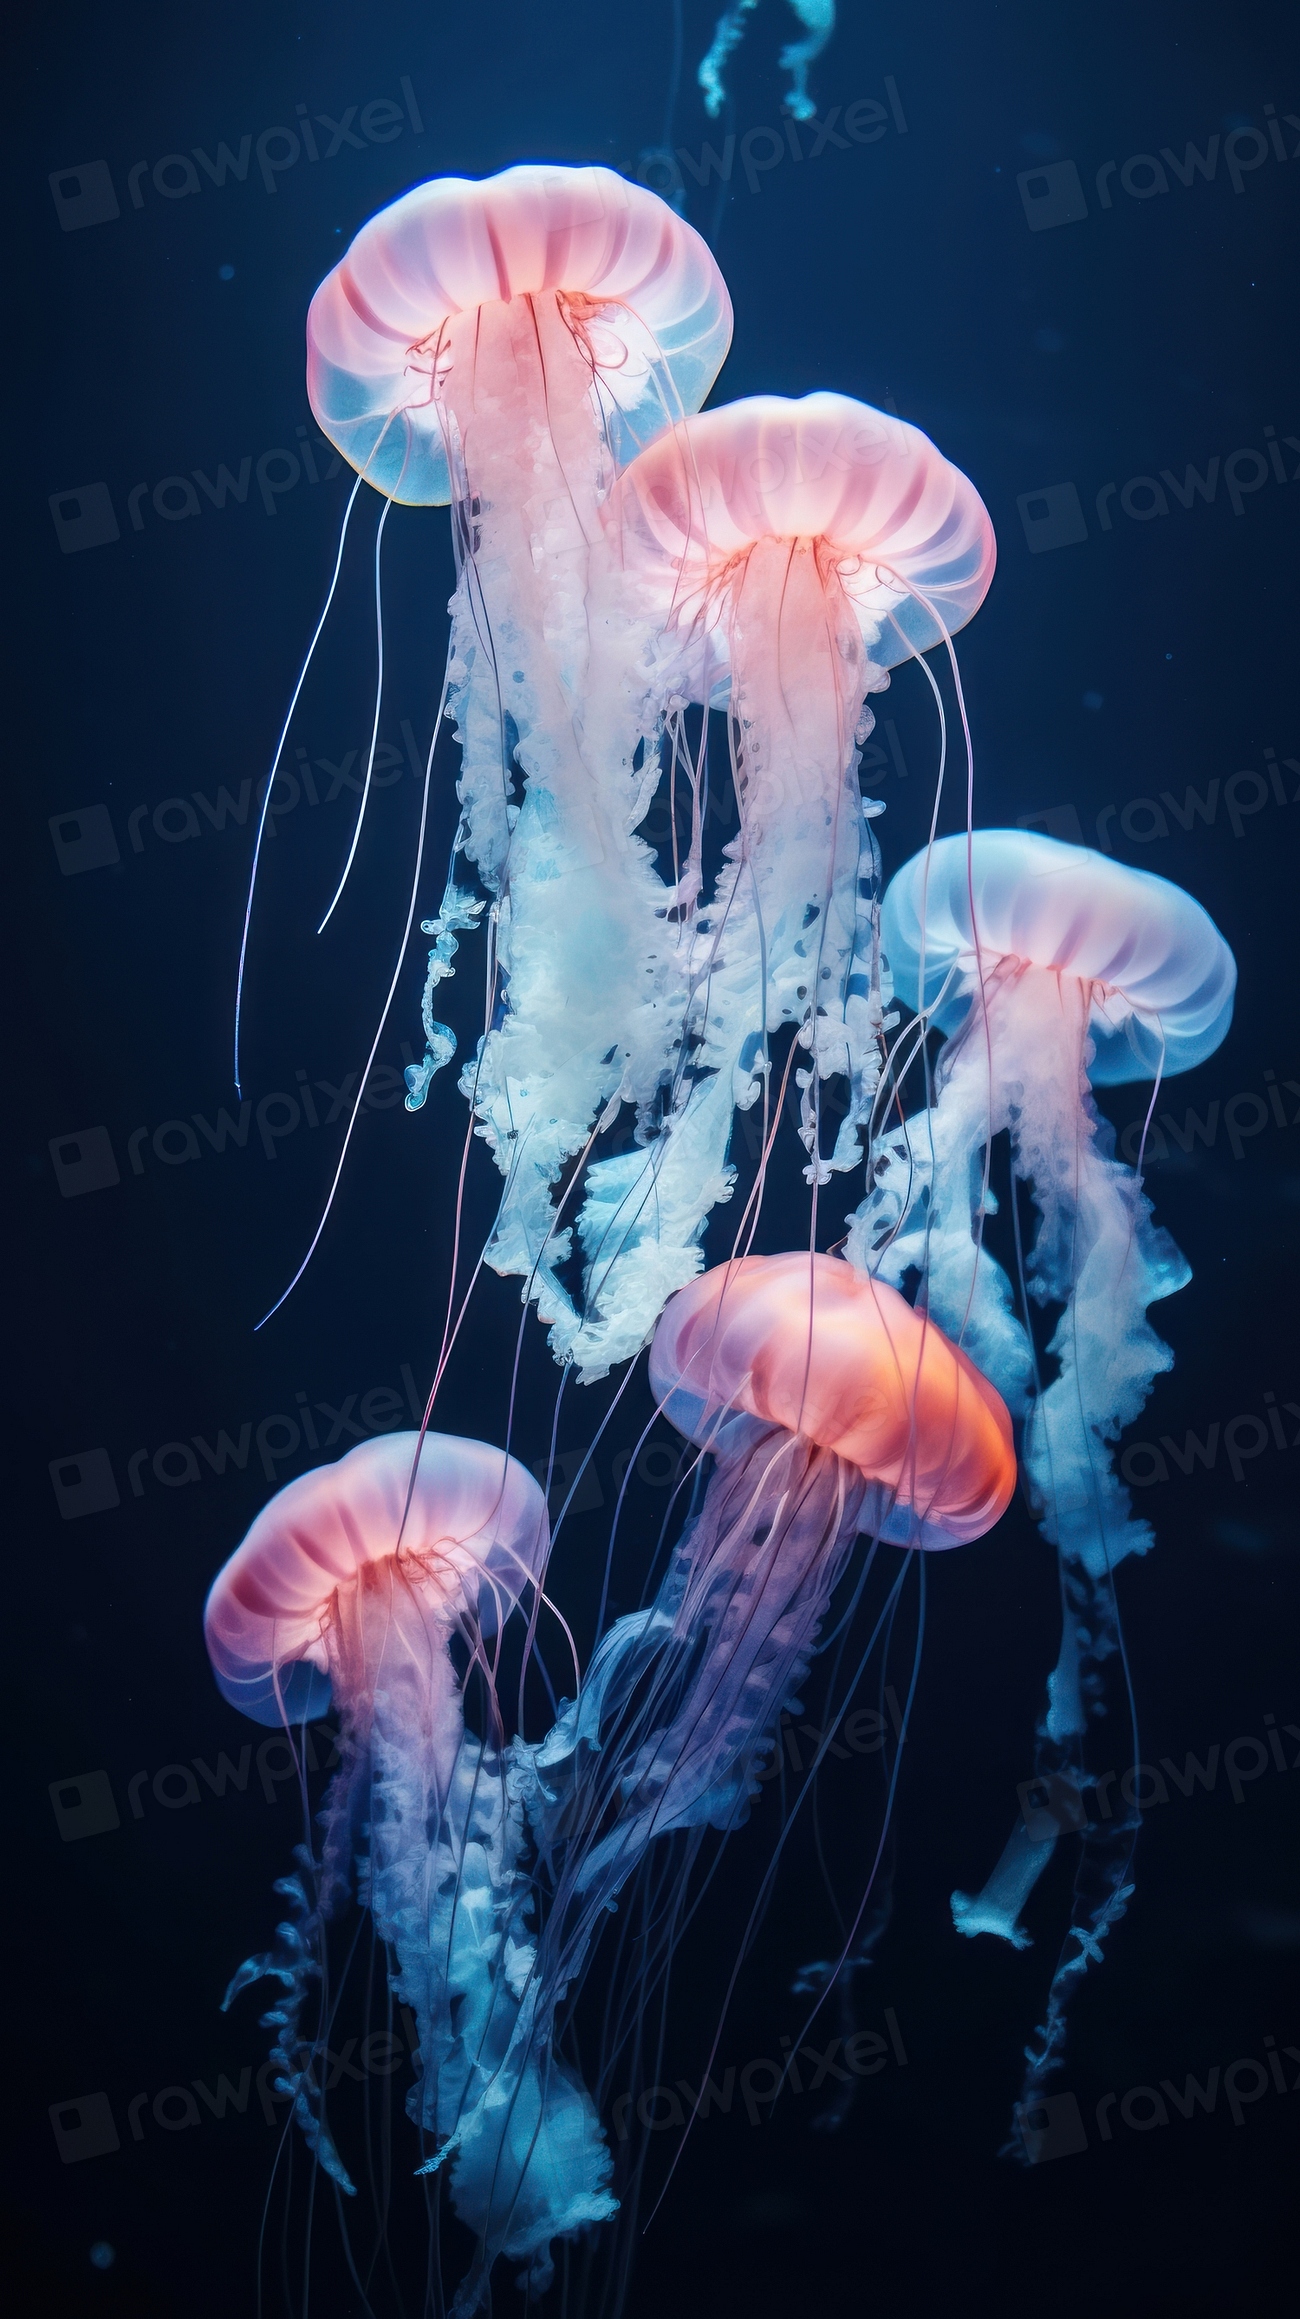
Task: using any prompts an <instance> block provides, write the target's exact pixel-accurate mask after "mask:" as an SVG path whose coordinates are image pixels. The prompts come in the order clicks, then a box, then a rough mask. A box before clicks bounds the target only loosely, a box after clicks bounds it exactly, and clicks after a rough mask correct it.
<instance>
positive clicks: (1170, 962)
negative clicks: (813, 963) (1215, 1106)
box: [882, 829, 1237, 1087]
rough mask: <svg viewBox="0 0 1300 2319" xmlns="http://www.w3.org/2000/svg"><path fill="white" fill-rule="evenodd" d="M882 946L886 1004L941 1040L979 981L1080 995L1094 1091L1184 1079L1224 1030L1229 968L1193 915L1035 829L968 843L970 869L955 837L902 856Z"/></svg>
mask: <svg viewBox="0 0 1300 2319" xmlns="http://www.w3.org/2000/svg"><path fill="white" fill-rule="evenodd" d="M972 903H973V905H974V914H973V916H972ZM882 941H883V942H884V946H885V950H886V954H887V956H888V958H889V961H890V966H891V969H892V971H893V976H894V987H895V990H896V992H897V993H898V995H899V996H900V997H902V998H905V999H906V1000H907V1003H908V1004H909V1005H910V1006H914V1007H916V1008H918V1010H919V1009H925V1010H927V1011H928V1013H929V1016H930V1020H931V1022H932V1023H933V1025H934V1027H935V1028H936V1029H937V1030H942V1031H945V1032H952V1031H955V1030H956V1029H957V1028H958V1027H959V1025H960V1024H961V1022H962V1021H963V1020H964V1018H965V1017H966V1015H967V1014H968V1013H969V1011H970V1008H971V1006H972V1003H973V1001H974V999H975V995H976V989H977V984H978V980H979V975H980V971H981V968H982V970H983V972H984V974H985V976H986V977H987V976H998V975H1000V974H1001V975H1003V977H1004V978H1005V975H1006V973H1007V972H1008V971H1009V972H1010V974H1011V976H1012V978H1013V979H1016V980H1024V979H1025V977H1026V974H1027V973H1033V974H1036V975H1040V976H1041V975H1047V976H1050V977H1051V978H1053V980H1054V981H1055V982H1056V984H1057V989H1058V993H1059V994H1060V1003H1061V1004H1064V1003H1065V999H1064V995H1063V986H1064V985H1065V984H1066V983H1077V984H1079V985H1080V986H1081V993H1082V994H1083V995H1086V999H1087V1015H1086V1026H1087V1035H1088V1036H1089V1038H1090V1039H1091V1042H1092V1049H1093V1052H1092V1054H1091V1056H1090V1057H1089V1058H1088V1060H1087V1066H1086V1067H1087V1074H1088V1078H1089V1080H1090V1081H1091V1082H1092V1084H1093V1085H1094V1086H1099V1087H1100V1086H1117V1085H1119V1084H1121V1083H1122V1082H1123V1081H1126V1080H1135V1079H1156V1078H1160V1079H1167V1078H1170V1077H1172V1076H1173V1074H1174V1073H1175V1072H1179V1071H1191V1070H1194V1069H1195V1067H1196V1065H1197V1064H1198V1063H1203V1062H1204V1061H1205V1059H1206V1057H1207V1056H1209V1055H1212V1054H1213V1053H1214V1050H1215V1048H1216V1047H1218V1046H1219V1045H1220V1044H1221V1042H1222V1041H1223V1039H1224V1038H1225V1037H1226V1035H1227V1032H1228V1028H1229V1025H1230V1024H1231V1021H1232V1006H1233V995H1234V992H1235V990H1236V984H1237V968H1236V962H1235V960H1234V958H1233V955H1232V952H1231V951H1230V950H1229V948H1228V945H1227V943H1226V942H1225V941H1224V939H1223V936H1222V935H1221V934H1220V933H1219V931H1218V928H1217V927H1216V926H1215V924H1214V921H1213V919H1212V918H1211V917H1210V916H1209V913H1208V912H1207V911H1206V910H1203V909H1202V907H1201V905H1200V903H1199V902H1197V901H1195V900H1194V899H1193V897H1192V896H1191V895H1190V894H1187V893H1184V892H1183V889H1182V888H1181V886H1175V885H1172V884H1171V883H1170V882H1169V880H1168V879H1167V878H1160V877H1156V876H1154V875H1153V874H1152V873H1151V872H1150V871H1149V870H1139V869H1133V868H1131V867H1130V866H1129V865H1128V864H1127V863H1124V862H1117V861H1115V860H1114V859H1113V858H1112V857H1111V856H1110V855H1108V854H1100V853H1096V852H1094V851H1092V850H1091V849H1090V848H1089V847H1087V846H1075V845H1064V844H1062V843H1061V842H1060V840H1059V839H1057V838H1050V837H1044V836H1041V835H1039V833H1038V832H1036V831H1034V830H1027V829H1002V830H980V831H978V832H977V833H976V836H975V838H974V841H973V845H972V848H971V851H970V857H969V862H968V858H967V845H966V840H965V838H962V837H949V838H942V839H941V840H940V841H939V843H938V844H937V845H935V846H932V847H931V848H930V849H929V852H928V853H925V854H917V855H915V856H914V858H913V859H912V860H911V861H910V862H908V863H906V864H905V866H904V867H903V868H902V869H901V870H899V871H898V872H897V873H896V875H895V876H894V877H893V878H891V880H890V883H889V886H888V889H887V892H886V895H885V903H884V915H883V922H882ZM1040 987H1041V986H1040ZM1078 1004H1079V1007H1080V1009H1081V1008H1082V1004H1083V996H1081V997H1080V1000H1079V1002H1078Z"/></svg>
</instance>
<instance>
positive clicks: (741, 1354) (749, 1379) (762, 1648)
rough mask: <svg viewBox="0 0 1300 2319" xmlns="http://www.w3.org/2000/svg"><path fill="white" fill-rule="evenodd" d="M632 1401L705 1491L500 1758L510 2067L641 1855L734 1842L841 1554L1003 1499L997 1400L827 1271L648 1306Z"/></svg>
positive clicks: (944, 1544)
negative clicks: (653, 1311) (533, 1886)
mask: <svg viewBox="0 0 1300 2319" xmlns="http://www.w3.org/2000/svg"><path fill="white" fill-rule="evenodd" d="M650 1379H651V1385H652V1389H653V1391H654V1393H655V1395H656V1398H657V1399H658V1400H659V1401H660V1402H661V1404H662V1406H663V1408H664V1410H665V1412H666V1414H667V1415H668V1417H669V1418H670V1419H671V1421H672V1422H673V1424H675V1425H676V1426H677V1427H678V1428H679V1429H680V1430H681V1431H682V1432H683V1433H684V1434H685V1435H686V1437H687V1439H688V1440H690V1441H692V1442H695V1443H696V1444H698V1446H699V1448H700V1450H701V1452H703V1453H706V1454H707V1456H708V1458H709V1460H710V1461H711V1471H710V1477H709V1480H708V1483H707V1487H706V1488H705V1490H704V1492H703V1498H702V1502H701V1504H700V1507H699V1511H698V1514H697V1515H696V1516H695V1517H694V1518H693V1519H692V1520H690V1521H689V1522H688V1524H687V1527H686V1529H685V1531H684V1532H683V1535H682V1537H681V1539H680V1541H679V1543H678V1544H677V1546H676V1548H675V1550H674V1551H673V1554H672V1556H671V1560H670V1563H669V1567H668V1569H667V1572H666V1574H665V1576H664V1579H663V1582H662V1584H661V1586H660V1588H659V1590H658V1593H657V1594H656V1596H655V1598H654V1600H653V1602H652V1603H651V1604H650V1606H649V1607H648V1608H646V1609H644V1610H642V1611H638V1612H634V1613H631V1614H629V1615H627V1616H625V1617H623V1618H620V1619H618V1620H617V1621H616V1622H615V1623H614V1625H613V1626H612V1627H611V1628H610V1630H609V1631H608V1633H607V1634H606V1635H605V1636H604V1637H603V1639H602V1640H601V1642H600V1643H599V1644H598V1646H597V1648H596V1651H595V1653H594V1655H593V1657H592V1660H591V1663H590V1666H589V1667H588V1669H587V1672H586V1675H585V1676H584V1679H583V1681H582V1684H581V1686H580V1688H579V1690H578V1694H577V1697H576V1698H575V1699H574V1700H572V1701H571V1702H569V1703H567V1704H565V1705H564V1706H563V1707H562V1709H561V1712H560V1714H559V1716H558V1718H557V1721H556V1723H555V1726H554V1728H553V1729H552V1731H551V1732H550V1733H549V1734H548V1736H547V1737H546V1738H545V1739H544V1740H543V1741H541V1742H540V1744H538V1745H535V1746H531V1747H529V1746H526V1745H524V1744H523V1743H522V1742H519V1741H517V1742H516V1744H515V1749H514V1757H515V1765H516V1775H517V1780H518V1785H519V1788H520V1792H521V1793H522V1794H523V1795H524V1796H525V1798H526V1800H527V1803H528V1810H529V1816H530V1819H531V1820H532V1823H533V1828H534V1832H535V1837H536V1842H537V1847H538V1877H539V1881H540V1882H541V1883H542V1885H543V1887H544V1888H546V1887H549V1893H550V1898H549V1902H548V1904H547V1909H546V1921H545V1925H544V1927H543V1930H542V1934H541V1938H540V1941H539V1944H538V1948H537V1952H536V1957H535V1960H534V1963H533V1966H532V1970H531V1976H530V1985H529V1988H528V1990H527V1991H526V1993H525V1996H524V1999H523V2002H522V2003H521V2007H520V2011H519V2016H518V2021H517V2025H516V2030H515V2035H516V2037H517V2039H518V2040H519V2041H520V2043H521V2044H522V2045H523V2046H524V2047H525V2049H526V2050H528V2051H529V2053H530V2058H531V2057H533V2056H535V2054H536V2052H537V2050H538V2049H539V2048H541V2049H543V2050H549V2044H550V2039H551V2036H552V2033H553V2022H554V2016H555V2010H556V2007H557V2005H558V2004H559V2002H560V1999H561V1998H562V1997H563V1996H564V1995H565V1993H566V1992H567V1993H568V1996H569V1999H570V2002H572V1998H573V1992H574V1989H575V1987H576V1986H577V1985H579V1984H580V1982H581V1979H582V1976H583V1973H584V1970H585V1968H586V1965H587V1961H588V1957H589V1952H590V1950H591V1947H592V1944H593V1941H594V1938H595V1935H596V1933H597V1931H598V1929H599V1927H600V1925H601V1924H602V1922H603V1921H604V1919H605V1916H606V1914H607V1912H608V1911H609V1910H611V1909H612V1908H613V1907H614V1906H615V1904H616V1902H617V1900H618V1896H619V1894H620V1892H621V1891H622V1890H623V1887H624V1886H625V1885H626V1883H627V1882H628V1880H629V1879H630V1878H631V1877H632V1876H633V1875H634V1873H635V1871H636V1870H637V1869H638V1867H639V1866H640V1865H641V1864H642V1863H643V1862H644V1860H645V1857H646V1854H647V1851H648V1848H649V1847H650V1845H651V1844H652V1842H653V1840H654V1839H655V1838H656V1837H659V1836H663V1835H667V1834H669V1833H670V1832H671V1831H674V1830H691V1831H696V1832H698V1833H699V1834H700V1835H702V1832H703V1831H704V1830H705V1829H706V1828H714V1829H718V1830H721V1831H724V1832H725V1831H728V1830H730V1829H732V1828H734V1827H736V1826H737V1825H739V1824H740V1822H741V1821H742V1820H743V1819H744V1818H745V1816H746V1813H747V1811H748V1807H749V1801H750V1798H751V1797H752V1796H754V1795H755V1794H757V1792H758V1780H759V1775H760V1773H761V1771H762V1769H763V1767H764V1764H765V1762H766V1761H767V1758H768V1757H769V1755H770V1752H771V1750H772V1747H773V1745H774V1735H775V1732H776V1729H777V1725H778V1721H779V1717H780V1713H781V1710H782V1708H783V1707H784V1706H786V1705H787V1704H789V1703H790V1701H791V1700H792V1698H793V1695H794V1693H795V1691H796V1690H797V1688H798V1686H799V1684H800V1683H801V1682H802V1680H803V1678H804V1676H805V1674H806V1672H807V1670H808V1666H809V1664H810V1660H811V1656H812V1653H813V1651H814V1649H815V1648H816V1645H817V1638H818V1633H819V1629H820V1627H821V1625H822V1622H823V1620H824V1619H825V1616H826V1613H827V1610H828V1607H829V1605H830V1602H831V1598H832V1595H833V1594H834V1591H835V1588H836V1586H837V1584H838V1583H839V1581H840V1579H841V1577H842V1575H843V1574H844V1572H845V1569H846V1567H847V1565H848V1562H849V1559H850V1557H851V1555H852V1553H853V1549H854V1545H855V1542H856V1540H857V1538H858V1536H859V1534H860V1533H862V1532H868V1533H870V1534H871V1535H872V1536H873V1537H875V1538H880V1537H885V1538H888V1539H890V1540H892V1541H893V1542H894V1543H896V1544H898V1545H902V1546H909V1547H917V1548H925V1549H939V1548H950V1547H954V1546H958V1545H961V1544H964V1543H966V1542H968V1541H969V1540H972V1539H975V1538H979V1537H982V1536H983V1535H984V1533H985V1532H986V1531H987V1530H989V1529H990V1528H991V1527H992V1525H993V1524H994V1523H995V1522H996V1521H997V1519H998V1517H999V1515H1000V1514H1001V1513H1002V1511H1003V1509H1004V1508H1005V1506H1006V1504H1007V1502H1008V1500H1009V1498H1010V1495H1011V1492H1012V1489H1013V1487H1014V1483H1015V1454H1014V1450H1013V1447H1012V1438H1011V1423H1010V1419H1009V1417H1008V1415H1007V1412H1006V1410H1005V1408H1004V1407H1003V1404H1002V1402H1001V1400H1000V1399H999V1397H998V1395H997V1393H996V1392H995V1391H994V1390H993V1388H992V1387H991V1386H990V1385H989V1384H988V1383H987V1381H986V1380H985V1379H984V1378H983V1377H981V1376H980V1375H979V1373H978V1371H977V1370H976V1369H975V1368H974V1366H973V1365H972V1363H971V1362H970V1361H969V1360H968V1359H967V1358H966V1356H965V1355H964V1354H963V1353H961V1352H960V1351H959V1350H958V1349H957V1347H956V1346H954V1345H952V1344H950V1343H949V1341H948V1340H947V1338H946V1337H945V1336H944V1335H943V1334H942V1332H941V1331H940V1329H939V1328H938V1327H937V1326H936V1325H935V1323H934V1322H933V1321H930V1320H926V1319H924V1318H922V1317H921V1316H919V1315H918V1314H917V1313H915V1312H914V1311H913V1310H912V1308H911V1306H910V1305H908V1304H907V1302H906V1301H905V1299H904V1298H903V1297H902V1296H900V1295H899V1294H898V1293H897V1291H896V1290H894V1289H892V1288H890V1287H887V1286H886V1285H885V1284H884V1283H882V1282H877V1281H872V1280H867V1279H864V1278H863V1277H861V1276H860V1275H859V1274H857V1273H855V1272H854V1271H853V1269H852V1268H851V1267H850V1266H849V1265H847V1264H845V1263H843V1262H842V1261H840V1260H839V1259H838V1258H835V1257H830V1256H821V1255H809V1254H807V1253H797V1254H792V1255H784V1256H749V1257H744V1258H741V1259H739V1260H737V1261H734V1262H731V1263H727V1264H723V1265H718V1266H715V1267H714V1268H713V1270H711V1271H709V1272H707V1273H705V1274H704V1275H703V1276H702V1277H701V1278H699V1279H696V1280H695V1281H693V1282H691V1283H690V1285H689V1286H687V1287H686V1288H684V1289H682V1290H681V1291H680V1292H679V1293H678V1295H676V1296H675V1297H674V1298H673V1299H672V1300H671V1302H670V1303H669V1305H668V1307H667V1310H666V1311H665V1313H664V1316H663V1318H662V1320H661V1321H660V1323H659V1327H658V1329H657V1331H656V1334H655V1339H654V1344H653V1347H652V1350H651V1356H650ZM904 1568H906V1564H904ZM898 1583H899V1584H901V1573H900V1579H899V1581H898ZM661 1913H662V1914H663V1916H664V1918H665V1921H666V1922H668V1923H669V1924H670V1925H671V1924H672V1923H673V1922H675V1912H674V1911H673V1910H672V1908H671V1907H669V1908H666V1909H665V1910H664V1911H662V1912H661ZM648 1994H649V1988H648V1975H643V1976H642V1978H641V1979H640V1980H639V1981H638V1987H637V1992H636V2004H637V2006H638V2008H640V2007H643V2006H644V2004H645V2002H646V2001H647V1998H648ZM516 2066H517V2067H518V2068H520V2069H521V2068H522V2065H521V2064H517V2065H516Z"/></svg>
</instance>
